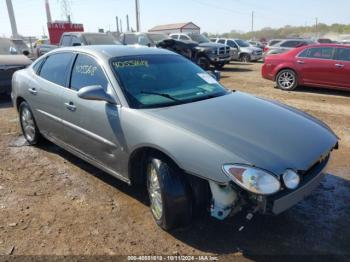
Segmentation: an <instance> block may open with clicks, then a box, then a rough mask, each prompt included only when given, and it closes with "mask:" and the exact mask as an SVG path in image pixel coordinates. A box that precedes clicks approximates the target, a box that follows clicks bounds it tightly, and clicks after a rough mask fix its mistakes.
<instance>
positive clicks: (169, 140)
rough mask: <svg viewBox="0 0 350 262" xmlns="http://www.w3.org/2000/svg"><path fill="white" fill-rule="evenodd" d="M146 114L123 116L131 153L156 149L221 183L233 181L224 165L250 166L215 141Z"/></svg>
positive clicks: (133, 112) (126, 113)
mask: <svg viewBox="0 0 350 262" xmlns="http://www.w3.org/2000/svg"><path fill="white" fill-rule="evenodd" d="M143 111H145V110H134V109H129V108H124V109H123V110H122V113H121V120H122V125H123V132H124V135H125V140H126V143H127V146H128V150H129V152H130V153H131V152H134V151H135V150H137V149H138V148H142V147H151V148H155V149H157V150H159V151H161V152H163V153H164V154H166V155H167V156H168V157H170V158H171V159H172V160H173V161H174V162H175V163H176V164H177V165H178V166H179V167H180V168H181V169H183V170H184V171H185V172H187V173H189V174H192V175H195V176H198V177H201V178H203V179H206V180H211V181H214V182H216V183H219V184H226V183H228V182H229V181H230V180H229V178H228V177H227V176H226V175H225V174H224V173H223V171H222V165H223V164H225V163H242V164H250V163H247V162H246V161H244V160H243V159H241V158H240V157H238V156H236V155H234V154H233V153H231V152H229V151H227V150H225V149H224V148H222V147H221V146H219V145H217V144H214V143H212V142H211V141H208V140H206V139H204V138H202V137H200V136H198V135H196V134H193V133H192V132H190V131H188V130H185V129H183V128H180V127H178V126H175V125H173V124H171V123H169V122H166V121H164V120H160V119H157V118H155V117H153V116H151V115H149V114H147V113H144V112H143Z"/></svg>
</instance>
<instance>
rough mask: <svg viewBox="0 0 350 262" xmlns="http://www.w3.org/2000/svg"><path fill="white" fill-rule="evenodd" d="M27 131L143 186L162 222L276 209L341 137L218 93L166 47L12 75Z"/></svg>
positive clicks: (296, 195)
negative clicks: (206, 214) (242, 211)
mask: <svg viewBox="0 0 350 262" xmlns="http://www.w3.org/2000/svg"><path fill="white" fill-rule="evenodd" d="M12 82H13V92H12V99H13V103H14V105H15V107H16V108H17V110H18V112H19V119H20V124H21V127H22V131H23V134H24V137H25V138H26V140H27V141H28V143H29V144H31V145H35V144H37V143H39V142H40V141H41V139H42V138H46V139H48V140H50V141H52V142H53V143H55V144H57V145H59V146H60V147H62V148H64V149H65V150H67V151H69V152H71V153H72V154H74V155H76V156H78V157H80V158H82V159H83V160H85V161H87V162H89V163H91V164H92V165H94V166H96V167H98V168H100V169H102V170H104V171H105V172H107V173H108V174H110V175H112V176H115V177H116V178H119V179H121V180H123V181H125V182H126V183H128V184H130V185H131V184H141V185H144V186H145V188H147V190H148V195H149V202H150V209H151V212H152V214H153V217H154V219H155V221H156V223H157V224H158V225H159V226H160V227H162V228H163V229H165V230H169V229H171V228H175V227H179V226H184V225H186V224H189V223H190V222H191V220H192V218H193V217H195V216H198V214H201V213H202V212H206V211H207V212H209V214H210V215H211V216H213V217H215V218H217V219H220V220H223V219H225V218H227V217H229V216H232V215H234V214H235V213H237V212H238V211H239V210H241V209H242V208H243V207H246V208H247V209H248V210H254V211H256V212H260V213H263V214H275V215H278V214H280V213H281V212H283V211H285V210H287V209H289V208H290V207H292V206H293V205H295V204H296V203H298V202H299V201H301V200H302V199H303V198H304V197H305V196H307V195H309V194H310V193H311V192H312V191H313V190H314V189H315V188H316V187H317V186H318V185H319V184H320V182H321V180H322V179H323V177H324V169H325V167H326V165H327V163H328V161H329V158H330V154H331V152H332V150H333V149H336V148H337V147H338V138H337V136H336V135H335V134H334V133H333V132H332V131H331V130H330V128H329V127H328V126H327V125H326V124H324V123H322V122H321V121H319V120H317V119H315V118H313V117H312V116H310V115H308V114H306V113H303V112H300V111H298V110H296V109H294V108H291V107H289V106H286V105H283V104H280V103H278V102H276V101H269V100H266V99H261V98H257V97H254V96H252V95H248V94H245V93H242V92H237V91H229V90H227V89H225V87H223V86H222V85H221V84H220V83H219V82H218V81H217V80H216V79H215V77H213V76H212V75H211V74H210V73H207V72H205V71H203V70H202V69H201V68H200V67H198V66H197V65H195V64H193V63H192V62H190V61H189V60H187V59H186V58H184V57H182V56H180V55H177V54H175V53H172V52H170V51H167V50H162V49H156V48H143V47H125V46H86V47H73V48H62V49H57V50H54V51H52V52H50V53H48V54H46V55H44V56H43V57H41V58H40V59H39V60H37V61H36V62H35V63H33V64H32V65H31V66H30V67H29V68H27V69H24V70H20V71H18V72H16V73H15V75H14V77H13V80H12Z"/></svg>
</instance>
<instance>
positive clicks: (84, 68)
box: [75, 65, 97, 76]
mask: <svg viewBox="0 0 350 262" xmlns="http://www.w3.org/2000/svg"><path fill="white" fill-rule="evenodd" d="M75 71H76V72H77V73H79V74H83V75H88V76H94V75H95V73H96V71H97V66H92V65H78V66H76V67H75Z"/></svg>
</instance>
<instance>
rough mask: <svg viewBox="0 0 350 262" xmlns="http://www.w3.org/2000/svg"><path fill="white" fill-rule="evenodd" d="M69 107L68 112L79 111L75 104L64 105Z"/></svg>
mask: <svg viewBox="0 0 350 262" xmlns="http://www.w3.org/2000/svg"><path fill="white" fill-rule="evenodd" d="M64 104H65V105H66V107H67V109H68V110H70V111H75V110H76V109H77V107H76V106H75V105H74V103H73V102H69V103H64Z"/></svg>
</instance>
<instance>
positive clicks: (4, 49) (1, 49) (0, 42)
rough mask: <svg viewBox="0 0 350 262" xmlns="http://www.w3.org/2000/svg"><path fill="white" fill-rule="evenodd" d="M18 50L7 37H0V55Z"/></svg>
mask: <svg viewBox="0 0 350 262" xmlns="http://www.w3.org/2000/svg"><path fill="white" fill-rule="evenodd" d="M16 54H18V51H17V49H16V47H15V46H14V44H13V43H12V42H11V41H10V39H7V38H0V55H16Z"/></svg>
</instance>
